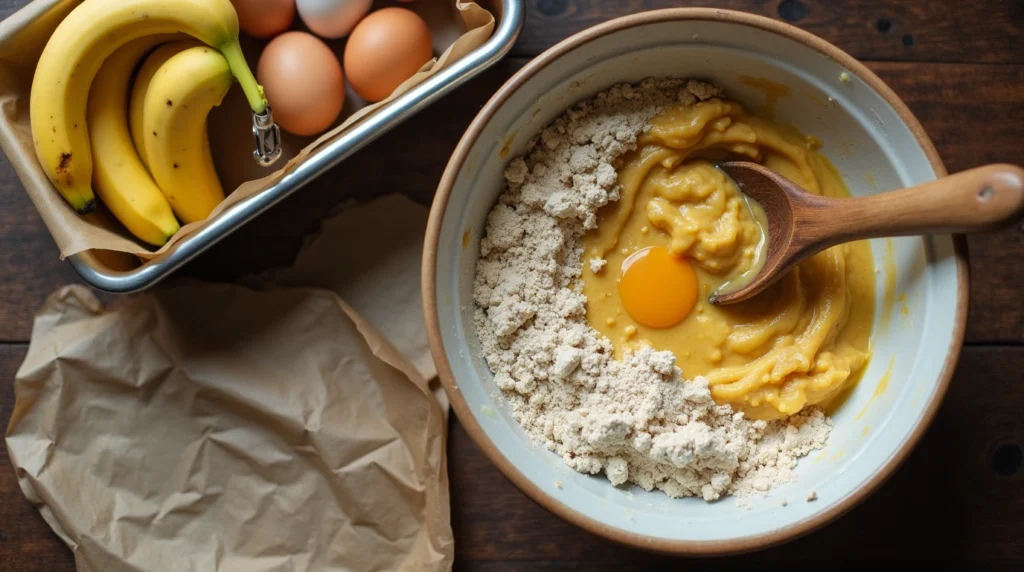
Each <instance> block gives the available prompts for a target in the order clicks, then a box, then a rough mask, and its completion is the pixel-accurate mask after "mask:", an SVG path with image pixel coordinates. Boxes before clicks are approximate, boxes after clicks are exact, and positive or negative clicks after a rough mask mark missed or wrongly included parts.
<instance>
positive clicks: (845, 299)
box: [583, 99, 875, 419]
mask: <svg viewBox="0 0 1024 572" xmlns="http://www.w3.org/2000/svg"><path fill="white" fill-rule="evenodd" d="M818 145H819V143H818V142H817V140H815V139H813V138H805V137H803V136H801V135H800V134H799V133H797V132H796V131H795V130H794V129H790V128H787V127H783V126H781V125H778V124H775V123H773V122H770V121H767V120H764V119H761V118H758V117H754V116H751V115H748V114H747V113H746V112H745V111H744V109H743V108H742V107H741V106H740V105H738V104H736V103H734V102H731V101H723V100H719V99H710V100H708V101H704V102H700V103H697V104H696V105H691V106H682V105H680V106H676V107H672V108H669V109H667V110H666V111H665V112H664V113H662V114H661V115H659V116H658V117H655V118H654V119H652V120H651V124H650V130H649V131H648V132H647V133H646V134H644V135H643V136H641V137H640V139H639V141H638V149H637V150H636V151H635V152H634V153H632V154H630V155H628V156H626V157H625V160H624V162H623V164H622V165H620V168H619V169H618V171H619V183H620V184H621V186H622V198H621V200H619V201H617V202H615V203H612V204H610V205H609V206H608V207H606V208H605V209H604V210H603V211H602V212H601V215H600V218H599V222H598V227H597V229H596V230H595V231H593V232H591V233H589V234H588V235H587V236H586V237H585V238H584V242H583V247H584V249H585V250H584V254H583V256H584V260H592V261H594V262H593V263H592V264H591V268H593V269H595V270H596V271H589V270H588V271H586V272H584V294H585V295H586V296H587V300H588V306H587V319H588V321H589V323H590V325H591V326H593V327H594V328H596V329H597V330H598V331H600V332H601V333H602V334H604V335H605V336H607V337H608V338H609V339H610V340H611V341H612V343H613V344H614V346H615V348H616V351H617V352H619V353H620V354H621V352H622V350H623V349H625V348H636V347H639V346H640V345H644V344H645V345H650V346H653V347H654V348H655V349H659V350H670V351H672V352H673V353H674V354H675V355H676V363H677V365H678V366H679V367H680V368H681V369H682V372H683V377H685V378H693V377H696V376H698V375H703V376H706V377H707V378H708V379H709V381H710V386H711V393H712V396H713V397H714V398H715V400H716V401H717V402H718V403H720V404H730V405H732V406H733V407H735V408H736V409H738V410H741V411H744V412H745V413H747V415H749V416H751V417H754V418H758V419H776V418H782V417H786V416H789V415H792V414H794V413H796V412H798V411H800V410H801V409H803V408H804V407H806V406H808V405H813V404H820V403H824V402H825V401H827V400H829V399H830V398H832V397H834V396H836V395H837V394H838V393H839V392H841V391H842V390H843V389H844V388H845V387H847V386H848V385H849V384H850V382H852V380H854V379H855V378H856V377H857V375H858V374H859V372H860V370H861V369H862V368H863V366H864V365H865V363H866V362H867V360H868V359H869V357H870V349H869V345H870V344H869V342H870V336H871V326H872V314H873V309H874V298H875V290H874V262H873V260H872V256H871V251H870V248H869V246H868V243H867V242H856V243H849V244H845V245H841V246H837V247H834V248H831V249H829V250H827V251H824V252H822V253H820V254H818V255H816V256H814V257H812V258H811V259H809V260H807V261H805V262H804V263H802V264H800V265H799V266H798V267H797V268H796V269H795V270H794V271H792V272H790V273H789V274H788V275H787V276H785V277H784V278H783V279H782V280H781V281H780V282H779V283H777V284H775V285H774V286H773V287H772V288H770V289H768V290H766V291H765V292H763V293H762V294H760V295H758V296H756V297H755V298H753V299H751V300H749V301H747V302H743V303H740V304H737V305H731V306H721V307H719V306H713V305H711V304H710V303H709V302H708V301H707V297H708V295H709V294H710V293H711V292H713V291H715V290H716V289H718V288H719V286H721V285H722V284H724V283H725V282H727V281H730V280H734V279H742V277H743V276H744V275H748V276H749V273H751V272H753V271H756V270H757V268H758V265H759V264H761V262H762V260H761V257H762V254H763V253H762V249H763V248H762V247H763V240H764V236H763V233H762V228H763V224H762V223H761V220H763V213H761V212H760V209H759V207H757V206H756V204H753V203H748V201H747V200H746V199H745V197H744V196H743V195H742V194H741V193H740V192H739V189H737V188H736V186H735V184H734V183H732V181H731V180H730V179H729V178H728V177H726V176H725V174H724V173H722V172H721V171H719V170H718V169H716V168H715V167H714V163H715V162H718V161H721V160H723V159H726V158H747V159H749V160H753V161H757V162H760V163H762V164H764V165H765V166H767V167H768V168H770V169H772V170H773V171H776V172H778V173H780V174H782V175H783V176H785V177H787V178H789V179H790V180H792V181H794V182H796V183H798V184H800V185H802V186H803V187H804V188H805V189H807V190H808V191H810V192H812V193H816V194H820V195H825V196H833V197H834V196H848V195H849V193H848V191H847V189H846V187H845V186H844V184H843V182H842V179H841V178H840V176H839V174H838V172H837V171H836V170H835V168H834V167H833V166H832V165H831V164H830V163H829V162H828V160H827V159H826V158H825V157H824V156H823V155H821V154H820V153H818V152H817V151H816V149H817V146H818ZM658 246H661V247H666V248H668V249H669V251H670V252H671V253H672V254H674V255H676V256H680V257H686V259H688V260H689V261H690V263H691V264H692V265H693V267H694V269H695V270H696V272H697V276H698V285H699V286H698V289H697V293H696V298H697V300H696V305H695V306H694V308H693V310H692V311H691V312H690V314H689V316H688V317H686V318H685V319H684V320H683V321H682V322H680V323H678V324H676V325H674V326H672V327H668V328H660V329H655V328H647V327H644V326H643V325H642V324H640V323H638V322H636V321H635V320H633V319H632V318H631V317H630V315H629V314H628V313H627V312H626V311H625V310H624V309H623V305H622V301H621V299H620V296H619V292H618V290H617V289H618V282H619V279H620V277H621V271H620V268H622V264H623V262H624V261H625V260H626V259H627V258H628V257H629V256H630V254H633V253H635V252H637V251H638V250H641V249H644V248H647V247H658ZM602 260H603V261H606V263H605V264H604V265H603V266H602V263H601V261H602Z"/></svg>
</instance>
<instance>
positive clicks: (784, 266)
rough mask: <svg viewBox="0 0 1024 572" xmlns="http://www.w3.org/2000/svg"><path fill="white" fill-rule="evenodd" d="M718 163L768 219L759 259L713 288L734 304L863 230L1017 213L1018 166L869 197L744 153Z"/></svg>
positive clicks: (984, 220) (1023, 172) (927, 226)
mask: <svg viewBox="0 0 1024 572" xmlns="http://www.w3.org/2000/svg"><path fill="white" fill-rule="evenodd" d="M718 167H719V168H720V169H721V170H722V171H724V172H725V173H726V174H727V175H729V177H730V178H731V179H732V180H733V181H735V183H736V185H737V186H738V187H739V189H740V191H741V192H743V194H745V195H746V196H747V197H749V198H750V199H753V200H754V201H756V202H757V203H758V204H759V205H760V206H761V208H762V209H763V210H764V214H765V218H766V219H767V221H768V224H767V228H765V229H763V231H764V232H765V233H766V235H767V236H766V241H765V248H766V253H765V254H764V255H763V257H762V258H763V259H764V264H763V265H762V266H761V268H760V270H758V271H757V272H756V273H754V274H753V275H752V276H750V277H749V278H745V279H744V280H743V281H742V282H739V283H737V282H735V281H734V282H729V283H727V284H725V286H724V287H723V289H719V291H716V292H714V293H713V294H712V295H711V296H710V297H709V300H710V302H711V303H712V304H733V303H736V302H741V301H743V300H747V299H749V298H751V297H753V296H755V295H757V294H758V293H760V292H762V291H763V290H765V289H766V288H768V287H769V286H771V285H772V284H774V283H775V282H776V281H777V280H778V279H779V278H781V277H782V276H783V275H785V274H786V272H789V270H791V269H792V268H793V267H794V266H796V265H797V264H799V263H800V262H801V261H803V260H805V259H807V258H808V257H810V256H813V255H815V254H817V253H818V252H821V251H822V250H825V249H826V248H829V247H832V246H835V245H837V244H842V243H844V242H852V241H855V240H862V239H867V238H881V237H887V236H907V235H917V234H961V233H971V232H983V231H990V230H997V229H999V228H1003V227H1005V226H1008V225H1010V224H1012V223H1013V222H1015V221H1017V220H1019V219H1020V218H1021V217H1022V216H1024V169H1021V168H1020V167H1017V166H1014V165H1008V164H994V165H986V166H984V167H977V168H974V169H969V170H967V171H962V172H960V173H957V174H955V175H949V176H947V177H942V178H940V179H936V180H934V181H931V182H928V183H924V184H921V185H916V186H914V187H909V188H906V189H901V190H898V191H890V192H886V193H880V194H877V195H873V196H870V197H860V198H831V197H822V196H819V195H815V194H812V193H809V192H807V191H805V190H804V189H803V188H801V187H800V186H799V185H797V184H796V183H794V182H792V181H790V180H789V179H786V178H785V177H783V176H782V175H779V174H778V173H775V172H773V171H771V170H769V169H767V168H766V167H763V166H761V165H759V164H757V163H752V162H749V161H730V162H726V163H721V164H719V165H718Z"/></svg>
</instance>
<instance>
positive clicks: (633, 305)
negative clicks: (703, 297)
mask: <svg viewBox="0 0 1024 572" xmlns="http://www.w3.org/2000/svg"><path fill="white" fill-rule="evenodd" d="M619 296H620V297H621V298H622V306H623V307H624V308H625V309H626V312H628V313H629V315H630V317H632V318H633V319H634V320H636V321H637V322H638V323H640V324H642V325H644V326H647V327H648V328H668V327H671V326H674V325H676V324H678V323H679V322H682V321H683V320H684V319H685V318H686V316H687V315H689V313H690V311H691V310H693V306H694V304H696V303H697V273H696V272H694V270H693V267H692V266H690V263H689V262H687V261H686V260H685V259H684V258H681V257H678V256H673V255H672V254H671V253H670V252H669V251H668V249H667V248H665V247H664V246H652V247H649V248H644V249H642V250H638V251H636V252H634V253H633V254H631V255H630V256H629V257H628V258H626V260H624V261H623V262H622V278H620V279H619Z"/></svg>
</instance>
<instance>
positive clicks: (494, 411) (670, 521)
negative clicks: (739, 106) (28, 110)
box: [423, 9, 968, 554]
mask: <svg viewBox="0 0 1024 572" xmlns="http://www.w3.org/2000/svg"><path fill="white" fill-rule="evenodd" d="M654 76H675V77H695V78H700V79H705V80H709V81H712V82H714V83H715V84H717V85H718V86H720V87H722V88H723V89H724V90H725V91H726V93H727V94H728V96H729V97H731V98H733V99H736V100H738V101H740V102H742V103H744V104H746V105H747V106H748V107H752V108H755V109H756V108H758V107H759V106H762V105H764V104H765V103H766V98H767V97H769V95H770V94H766V93H764V92H763V91H759V90H758V89H756V88H753V87H750V85H748V84H749V83H751V82H749V80H748V81H747V83H744V81H743V78H745V77H754V78H765V79H769V80H771V81H773V82H777V83H779V84H783V85H785V86H787V87H788V88H789V92H790V93H789V95H788V96H785V97H781V98H780V99H778V101H777V102H776V103H775V105H774V115H775V119H776V121H778V122H781V123H790V124H792V125H795V126H796V127H797V128H798V129H800V131H802V132H803V133H806V134H809V135H815V136H817V137H819V138H820V139H821V140H822V141H823V142H824V147H823V152H824V153H825V154H826V155H827V156H828V157H829V158H830V159H831V160H832V161H833V163H834V164H835V165H836V167H838V169H839V171H840V172H841V173H842V175H843V177H844V179H845V180H846V182H847V184H848V185H849V187H850V189H851V192H852V193H853V194H854V195H864V194H871V193H877V192H882V191H885V190H890V189H896V188H900V187H904V186H910V185H914V184H918V183H922V182H925V181H928V180H931V179H934V178H936V177H939V176H942V175H944V174H945V169H944V167H943V165H942V162H941V161H940V160H939V157H938V155H937V153H936V151H935V148H934V146H933V145H932V143H931V141H929V139H928V137H927V136H926V135H925V133H924V131H923V130H922V129H921V126H920V124H919V123H918V121H917V120H916V119H915V118H914V117H913V115H912V114H911V113H910V111H909V110H908V109H907V107H906V106H905V105H904V104H903V102H901V101H900V99H899V98H898V97H897V96H896V95H895V94H894V93H893V92H892V91H891V90H890V89H889V88H888V87H887V86H886V85H885V84H884V83H882V81H881V80H879V79H878V77H876V76H875V75H874V74H873V73H872V72H871V71H869V70H868V69H867V68H866V67H864V66H863V65H861V64H860V63H858V62H857V61H856V60H854V59H853V58H852V57H850V56H849V55H847V54H845V53H843V52H842V51H840V50H839V49H838V48H836V47H835V46H832V45H831V44H829V43H827V42H825V41H823V40H821V39H820V38H817V37H815V36H813V35H811V34H808V33H806V32H803V31H801V30H799V29H797V28H794V27H792V26H789V25H786V24H783V23H781V22H776V21H773V20H770V19H767V18H762V17H758V16H753V15H748V14H742V13H737V12H730V11H723V10H708V9H673V10H660V11H653V12H646V13H642V14H637V15H633V16H628V17H625V18H620V19H617V20H613V21H611V22H608V23H605V24H602V25H599V26H596V27H594V28H590V29H588V30H585V31H584V32H581V33H579V34H577V35H575V36H573V37H571V38H569V39H567V40H565V41H563V42H562V43H560V44H558V45H556V46H554V47H553V48H551V49H549V50H548V51H546V52H544V53H543V54H542V55H541V56H540V57H538V58H536V59H534V60H532V61H530V62H529V63H528V64H527V65H526V66H525V67H524V68H523V69H522V70H520V71H519V72H518V73H517V74H515V76H513V77H512V78H511V79H510V80H509V81H508V82H507V83H506V84H505V85H504V86H503V87H502V88H501V89H500V90H499V91H498V92H497V93H496V94H495V95H494V97H492V98H491V100H490V101H489V102H488V103H487V105H486V106H484V108H483V110H482V111H481V112H480V114H479V115H478V116H477V117H476V119H475V120H474V121H473V123H472V124H471V125H470V127H469V129H468V130H467V131H466V134H465V135H464V136H463V138H462V140H461V142H460V143H459V145H458V147H457V148H456V150H455V153H454V154H453V156H452V158H451V161H450V163H449V164H448V167H447V170H446V171H445V173H444V176H443V178H442V180H441V184H440V187H439V189H438V192H437V197H436V199H435V201H434V206H433V210H432V211H431V216H430V223H429V228H428V231H427V241H426V248H425V253H424V261H423V270H424V272H423V281H424V282H423V291H424V304H425V311H426V317H427V324H428V331H429V334H430V341H431V346H432V349H433V352H434V359H435V361H436V362H437V365H438V370H439V374H440V377H441V380H442V382H443V383H444V386H445V389H446V390H447V391H448V394H449V396H450V397H451V401H452V407H453V409H454V410H455V413H456V414H457V415H458V417H459V420H460V421H461V423H462V424H463V426H464V427H465V428H466V431H467V432H468V433H469V434H470V436H471V437H472V438H473V439H474V440H475V441H476V443H477V444H478V445H479V446H480V448H481V449H483V451H484V452H485V453H486V454H487V456H488V457H489V458H490V459H491V461H492V462H494V464H495V465H497V466H498V468H499V469H500V470H501V471H502V472H503V473H504V474H505V475H506V476H507V477H508V478H509V479H510V480H511V481H512V482H513V483H515V484H516V485H517V486H518V487H519V488H520V489H522V490H523V492H525V493H526V494H527V495H529V496H530V497H531V498H532V499H534V500H535V501H536V502H538V503H540V504H541V505H543V506H544V507H545V508H547V509H548V510H550V511H551V512H553V513H555V514H556V515H558V516H560V517H562V518H564V519H565V520H567V521H569V522H572V523H574V524H576V525H578V526H581V527H583V528H585V529H587V530H589V531H591V532H593V533H596V534H599V535H602V536H605V537H607V538H610V539H612V540H615V541H619V542H623V543H627V544H631V545H634V546H637V547H642V548H646V549H650V550H656V551H661V552H672V553H679V554H698V553H700V554H707V553H727V552H738V551H744V550H752V549H755V548H761V547H765V546H768V545H771V544H775V543H779V542H783V541H785V540H788V539H792V538H794V537H796V536H798V535H800V534H804V533H807V532H808V531H810V530H813V529H814V528H815V527H818V526H821V525H822V524H824V523H826V522H828V521H829V520H831V519H834V518H836V517H837V516H839V515H841V514H842V513H843V512H845V511H847V510H849V509H850V508H851V507H853V506H854V505H856V504H857V503H858V502H859V501H861V500H863V499H864V498H865V497H866V496H867V495H869V494H870V493H871V492H872V491H873V490H875V489H877V488H878V487H879V486H880V485H881V484H882V483H883V482H884V481H885V480H886V478H887V477H888V476H889V475H890V474H892V472H893V471H894V470H895V469H896V467H897V466H898V465H899V464H900V462H901V461H902V460H903V459H904V458H905V457H906V456H907V454H908V453H909V452H910V450H911V449H912V448H913V446H914V445H915V444H916V443H917V441H918V440H919V439H920V437H921V435H922V434H923V433H924V431H925V429H926V427H927V426H928V424H929V422H930V421H931V419H932V417H933V416H934V415H935V412H936V410H937V409H938V407H939V404H940V402H941V400H942V398H943V395H944V394H945V393H946V388H947V386H948V384H949V380H950V377H951V376H952V373H953V369H954V366H955V365H956V360H957V357H958V354H959V351H960V347H961V343H962V339H963V332H964V324H965V322H966V317H967V295H968V291H967V290H968V278H967V263H966V247H965V245H964V241H963V240H962V237H950V236H938V237H928V238H921V237H907V238H900V239H891V240H875V241H872V244H871V247H872V253H873V255H874V258H875V263H876V285H877V292H878V296H877V302H876V307H875V310H874V311H875V332H874V335H873V342H872V349H873V357H872V359H871V361H870V363H869V365H868V367H867V369H866V370H865V372H864V375H863V377H862V379H861V381H860V382H859V384H857V385H856V387H855V389H854V390H853V392H852V393H851V394H850V396H849V397H848V398H847V400H846V401H845V402H844V404H843V405H842V406H841V407H840V408H839V409H838V410H837V411H835V412H834V414H833V419H834V422H835V425H834V428H833V433H832V436H831V438H830V440H829V442H828V446H827V448H825V449H824V450H823V451H815V452H813V453H812V454H811V455H810V456H808V457H805V458H804V459H802V460H801V462H800V464H799V467H798V470H797V472H798V480H797V481H796V482H794V483H790V484H787V485H784V486H782V487H780V488H778V489H776V490H775V491H773V493H772V494H771V496H769V497H768V498H764V499H762V498H760V497H754V498H750V499H745V502H744V503H737V502H735V501H734V500H731V499H730V498H725V499H723V500H720V501H718V502H714V503H705V502H704V501H703V500H699V499H693V498H688V499H670V498H668V497H667V496H665V495H664V494H662V493H660V492H653V493H649V492H645V491H643V490H642V489H640V488H638V487H635V486H632V487H613V486H612V485H611V484H609V482H608V480H607V479H606V478H605V477H604V476H602V475H598V476H587V475H582V474H578V473H576V472H574V471H573V470H571V469H570V468H568V467H567V466H565V465H564V464H563V462H562V460H561V458H560V457H559V456H558V455H556V454H554V453H551V452H549V451H547V450H546V449H545V448H544V447H543V446H538V445H535V444H534V443H532V442H531V440H530V439H529V438H528V437H527V435H526V434H525V432H524V431H523V430H522V429H521V427H520V426H519V425H518V423H517V422H516V421H515V420H514V419H513V418H512V416H511V414H510V411H509V409H508V407H507V406H506V404H505V403H504V401H503V399H502V397H501V392H500V391H499V390H498V389H497V387H496V386H495V385H494V381H493V376H492V374H491V372H490V370H489V369H488V367H487V364H486V362H485V361H484V359H483V357H482V355H481V346H480V341H479V339H478V336H477V334H476V331H475V327H474V326H473V319H472V317H473V310H474V306H473V299H472V283H473V275H474V267H475V262H476V259H477V257H478V255H479V243H480V238H481V236H482V234H483V230H484V221H485V219H486V216H487V213H488V211H490V209H491V208H492V207H493V205H494V204H495V201H496V200H497V197H498V195H499V193H500V192H501V191H502V183H503V178H502V172H503V169H504V166H505V165H506V164H507V162H508V161H509V160H511V159H512V158H513V157H516V156H517V155H520V154H521V153H522V152H523V151H524V149H525V146H526V143H527V141H528V140H529V139H530V138H532V137H533V136H535V135H536V134H537V133H538V132H539V131H540V129H541V128H542V127H543V126H544V125H545V124H547V123H548V122H549V121H551V120H552V119H553V118H555V117H557V116H558V115H560V114H562V113H563V112H564V110H565V109H566V108H567V107H569V106H570V105H572V104H573V103H575V102H576V101H579V100H580V99H584V98H587V97H590V96H592V95H594V94H596V93H597V92H599V91H601V90H603V89H606V88H608V87H610V86H611V85H613V84H615V83H619V82H630V83H635V82H639V81H641V80H643V79H644V78H647V77H654ZM753 83H756V82H753ZM812 493H813V494H812ZM809 497H816V500H813V501H811V500H808V498H809ZM783 500H786V501H788V502H786V503H785V506H783V504H784V503H783V502H782V501H783Z"/></svg>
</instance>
